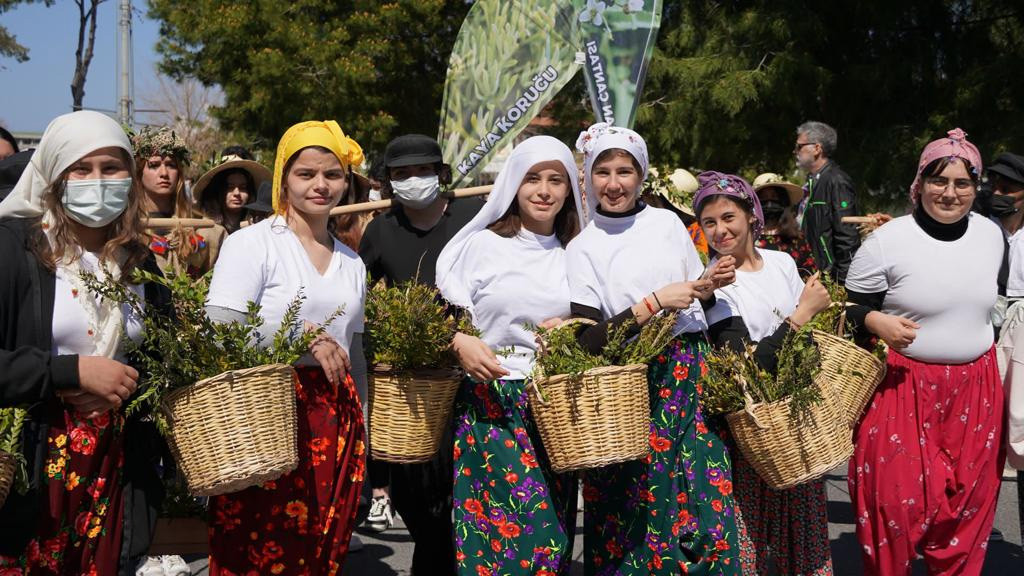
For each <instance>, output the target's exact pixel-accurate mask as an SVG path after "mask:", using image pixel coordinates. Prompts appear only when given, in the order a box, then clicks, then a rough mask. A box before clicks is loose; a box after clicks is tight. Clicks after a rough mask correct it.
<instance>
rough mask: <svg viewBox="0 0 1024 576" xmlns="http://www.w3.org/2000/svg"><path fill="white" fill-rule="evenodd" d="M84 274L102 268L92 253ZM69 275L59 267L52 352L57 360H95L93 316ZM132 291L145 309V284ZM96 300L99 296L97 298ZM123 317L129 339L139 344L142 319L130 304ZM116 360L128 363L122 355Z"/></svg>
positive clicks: (87, 255) (124, 307) (86, 254)
mask: <svg viewBox="0 0 1024 576" xmlns="http://www.w3.org/2000/svg"><path fill="white" fill-rule="evenodd" d="M79 262H80V263H81V267H82V270H84V271H87V272H95V271H96V270H97V269H98V268H99V258H98V257H97V256H96V254H93V253H92V252H83V253H82V257H81V259H80V260H79ZM67 275H68V271H67V270H65V269H64V268H63V267H60V266H58V267H57V272H56V274H55V278H56V283H55V285H54V289H55V292H54V298H53V324H52V330H53V347H52V348H51V350H52V351H53V354H54V355H55V356H64V355H67V354H78V355H80V356H95V355H96V348H95V345H94V340H93V337H92V335H90V334H89V330H90V329H91V328H90V326H89V316H88V315H87V314H86V312H85V309H84V308H82V304H81V302H79V299H78V296H80V294H78V295H76V291H77V290H78V289H77V288H76V287H75V285H74V284H73V283H72V282H70V281H69V280H68V276H67ZM128 288H129V289H130V290H131V291H132V292H134V293H135V294H136V295H137V296H138V297H139V299H140V300H141V301H142V303H143V306H145V291H144V289H143V287H142V285H141V284H131V285H129V286H128ZM93 298H95V295H93ZM121 313H122V314H124V319H125V322H124V326H125V328H127V332H128V337H129V338H131V339H132V340H138V339H139V337H141V336H142V318H140V317H139V316H138V315H137V314H135V313H134V312H132V310H131V308H130V307H129V306H128V305H127V304H123V305H122V306H121ZM115 360H118V361H124V357H123V355H118V356H117V357H115Z"/></svg>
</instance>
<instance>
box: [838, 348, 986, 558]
mask: <svg viewBox="0 0 1024 576" xmlns="http://www.w3.org/2000/svg"><path fill="white" fill-rule="evenodd" d="M1003 404H1004V402H1003V386H1002V382H1001V381H1000V379H999V370H998V368H997V365H996V355H995V349H990V350H989V351H988V352H986V353H985V354H984V355H982V356H981V357H980V358H978V359H977V360H975V361H973V362H970V363H968V364H955V365H944V364H926V363H924V362H918V361H916V360H914V359H912V358H908V357H906V356H903V355H902V354H900V353H899V352H896V351H894V350H889V358H888V361H887V365H886V373H885V379H884V380H883V381H882V383H881V384H880V385H879V386H878V390H876V391H875V394H874V396H873V397H872V398H871V404H870V405H869V406H868V409H867V412H865V414H864V416H863V417H862V418H861V421H860V422H859V423H858V424H857V428H856V429H854V433H853V443H854V446H855V448H854V452H853V458H851V459H850V469H849V473H848V474H847V482H849V485H850V500H851V501H852V502H853V508H854V510H855V511H856V513H857V539H858V540H860V544H861V558H862V559H863V561H864V573H865V574H879V575H882V576H890V575H903V574H910V565H911V562H913V561H914V559H915V558H916V557H917V555H918V553H920V554H921V555H923V556H924V560H925V564H927V565H928V573H929V574H980V573H981V569H982V565H983V564H984V563H985V551H986V547H987V546H988V540H989V533H990V531H991V529H992V522H993V521H994V520H995V513H996V503H997V501H998V498H999V486H1000V483H1001V479H1002V473H1003V462H1004V460H1005V455H1006V454H1005V446H1004V444H1003V443H1004V441H1005V436H1004V435H1003V434H1004V432H1003V425H1004V423H1005V418H1006V416H1005V406H1004V405H1003Z"/></svg>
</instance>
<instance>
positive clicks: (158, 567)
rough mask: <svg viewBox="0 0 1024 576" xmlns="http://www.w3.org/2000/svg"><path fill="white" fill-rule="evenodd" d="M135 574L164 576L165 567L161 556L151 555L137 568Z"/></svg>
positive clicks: (138, 575)
mask: <svg viewBox="0 0 1024 576" xmlns="http://www.w3.org/2000/svg"><path fill="white" fill-rule="evenodd" d="M135 576H164V567H163V564H161V563H160V559H159V558H154V557H153V556H150V557H149V558H146V561H145V562H143V563H142V564H139V566H138V568H136V569H135Z"/></svg>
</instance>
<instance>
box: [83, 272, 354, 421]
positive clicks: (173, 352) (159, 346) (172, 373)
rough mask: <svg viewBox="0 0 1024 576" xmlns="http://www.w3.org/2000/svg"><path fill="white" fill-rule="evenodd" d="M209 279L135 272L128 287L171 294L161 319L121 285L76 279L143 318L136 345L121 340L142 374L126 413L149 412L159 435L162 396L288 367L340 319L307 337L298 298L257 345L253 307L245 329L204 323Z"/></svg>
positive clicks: (241, 324) (207, 320)
mask: <svg viewBox="0 0 1024 576" xmlns="http://www.w3.org/2000/svg"><path fill="white" fill-rule="evenodd" d="M211 276H212V272H210V273H207V274H206V275H205V276H203V277H202V278H200V279H198V280H194V279H192V278H190V277H189V276H188V275H187V274H180V275H169V276H166V277H165V276H161V275H157V274H153V273H150V272H145V271H141V270H140V271H137V272H136V277H135V278H133V282H153V283H156V284H160V285H162V286H165V287H166V288H167V289H168V290H170V292H171V298H172V301H173V302H174V313H173V314H172V315H170V316H167V315H163V314H158V313H153V312H152V311H146V310H144V308H143V302H142V301H141V299H140V298H139V297H138V296H137V295H136V294H135V293H134V292H132V291H131V290H129V289H128V288H127V287H126V286H125V285H124V284H122V283H118V282H112V281H109V280H108V281H105V282H99V281H98V280H97V279H96V277H95V276H92V275H90V274H88V273H84V274H83V278H84V279H85V281H86V286H88V288H89V290H90V291H92V292H93V293H95V294H98V295H100V296H101V297H103V298H109V299H111V300H112V301H114V302H119V303H122V304H127V305H129V306H130V307H131V308H132V309H133V310H134V312H135V313H136V314H137V315H138V316H139V317H140V318H143V335H142V337H141V339H140V340H139V341H137V342H136V341H133V340H131V339H129V338H127V337H125V338H124V340H123V346H124V351H125V353H126V354H127V356H128V358H129V359H130V361H131V362H132V364H133V365H135V366H136V367H138V368H139V372H140V373H141V374H142V381H141V383H140V385H139V392H138V394H137V395H136V396H135V398H133V399H132V400H131V402H129V404H128V407H127V409H126V412H127V414H129V415H131V414H133V413H135V412H138V411H146V412H150V411H151V412H152V414H153V417H154V420H155V421H156V423H157V426H158V427H159V428H160V429H161V431H162V432H166V430H167V423H166V421H165V420H164V418H163V415H162V413H161V411H160V410H155V408H156V407H157V406H158V405H159V403H160V402H161V400H162V399H163V398H164V396H165V395H166V394H167V393H169V392H171V391H173V390H177V389H179V388H184V387H187V386H191V385H192V384H194V383H195V382H197V381H199V380H203V379H205V378H209V377H211V376H216V375H218V374H221V373H223V372H226V371H228V370H238V369H243V368H252V367H255V366H262V365H264V364H293V363H294V362H296V361H297V360H298V359H299V358H300V357H302V356H303V355H304V354H305V353H307V352H308V351H309V345H310V343H311V342H312V341H313V339H314V338H316V337H317V336H318V335H320V334H322V333H323V331H324V330H325V329H326V328H327V326H329V325H330V324H331V322H333V321H334V319H335V318H337V317H338V316H339V315H340V314H341V313H342V311H341V310H340V309H339V310H336V311H335V312H334V313H333V314H331V315H330V316H328V317H327V318H326V319H325V320H324V322H323V323H321V324H320V325H319V326H318V327H316V328H315V329H307V328H306V327H305V326H304V323H303V322H302V321H301V320H300V318H299V312H300V311H301V308H302V302H303V300H304V296H303V295H302V293H301V292H300V293H299V294H297V295H296V296H295V298H294V299H293V300H292V301H291V303H290V304H289V305H288V307H287V309H286V310H285V314H284V316H283V317H282V321H281V325H280V326H279V327H278V328H277V330H276V331H275V332H274V334H273V337H272V338H271V341H270V342H269V343H268V342H264V337H263V335H262V334H260V332H259V329H260V328H261V327H262V326H263V319H262V318H261V317H260V315H259V314H260V307H259V305H257V304H255V303H253V302H250V303H249V305H248V310H247V311H246V314H245V320H244V322H229V323H218V322H214V321H213V320H211V319H210V318H209V317H208V316H207V314H206V295H207V292H208V291H209V287H210V278H211Z"/></svg>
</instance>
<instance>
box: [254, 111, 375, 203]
mask: <svg viewBox="0 0 1024 576" xmlns="http://www.w3.org/2000/svg"><path fill="white" fill-rule="evenodd" d="M309 146H323V147H324V148H327V149H328V150H330V151H331V152H333V153H334V155H335V156H337V157H338V161H339V162H341V165H342V167H344V168H345V169H349V167H351V166H352V165H359V164H362V163H363V149H362V147H360V146H359V144H358V143H357V142H356V141H355V140H353V139H351V138H349V137H348V136H346V135H345V133H344V132H342V131H341V126H338V123H337V122H335V121H334V120H327V121H324V122H320V121H318V120H311V121H309V122H299V123H298V124H296V125H294V126H292V127H291V128H289V129H288V131H287V132H285V133H284V136H282V137H281V142H279V143H278V145H277V158H276V160H275V161H274V193H273V200H272V205H273V207H274V214H283V213H284V209H285V206H283V205H282V202H281V179H282V178H283V177H284V165H285V164H287V163H288V160H290V159H291V157H292V156H294V155H295V153H296V152H298V151H299V150H302V149H303V148H307V147H309Z"/></svg>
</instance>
